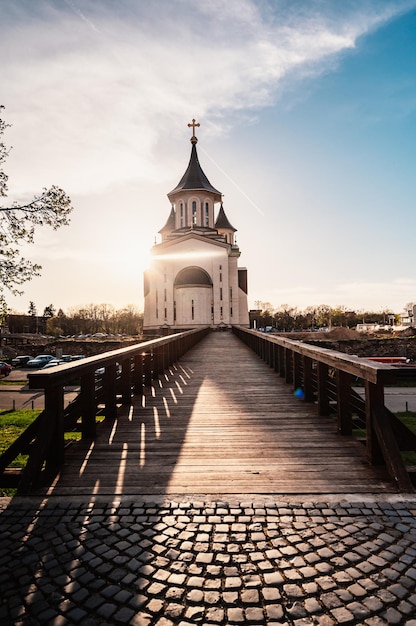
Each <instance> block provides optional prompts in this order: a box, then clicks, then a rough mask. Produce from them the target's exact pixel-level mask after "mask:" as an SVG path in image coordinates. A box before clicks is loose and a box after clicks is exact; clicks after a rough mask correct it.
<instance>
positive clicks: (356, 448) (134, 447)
mask: <svg viewBox="0 0 416 626" xmlns="http://www.w3.org/2000/svg"><path fill="white" fill-rule="evenodd" d="M370 492H371V493H381V492H383V493H394V492H395V489H394V487H393V485H392V484H391V483H389V482H388V478H387V476H386V474H385V472H384V470H383V469H382V468H373V467H370V466H369V465H368V463H367V461H366V459H365V453H364V448H363V447H362V446H361V444H359V443H358V442H357V441H355V440H354V439H352V438H350V437H343V436H340V435H338V434H337V432H336V426H335V422H334V420H333V419H331V418H322V417H319V416H318V415H317V413H316V407H315V406H314V405H312V404H305V403H304V402H302V401H300V400H298V399H296V398H294V397H293V394H292V390H291V388H290V387H289V386H288V385H286V384H285V382H284V381H283V380H281V379H280V378H279V376H278V375H277V374H276V373H275V372H273V371H272V370H271V369H270V368H269V367H268V366H267V365H266V364H265V363H263V362H262V361H261V360H260V359H259V358H258V357H256V356H255V355H254V354H253V353H252V352H251V351H250V350H249V349H248V348H247V347H246V346H245V345H244V344H243V343H241V342H240V341H239V340H238V339H237V338H236V337H235V336H234V335H232V334H231V333H228V332H224V333H211V334H210V335H209V336H207V337H206V338H205V339H204V340H203V341H202V342H201V343H200V344H198V345H197V346H196V347H195V348H193V349H192V350H191V351H189V352H188V353H187V354H186V355H185V356H184V357H183V358H182V359H181V360H180V362H178V363H177V364H175V365H174V366H173V367H171V368H170V369H169V370H168V371H167V372H165V374H164V375H162V376H160V379H159V380H158V381H153V387H152V388H150V389H147V390H146V394H145V397H144V399H143V402H141V401H140V399H139V398H134V400H133V404H132V406H131V407H129V408H127V409H126V408H123V407H122V408H120V409H119V414H118V417H117V419H116V420H115V421H114V423H106V422H104V423H103V424H102V425H100V427H99V428H98V437H97V439H96V440H95V441H94V442H93V443H87V442H80V443H77V444H74V445H73V446H72V447H71V448H70V449H69V450H68V451H67V453H66V463H65V467H64V469H63V471H62V473H61V475H60V476H59V477H58V479H57V480H56V481H55V483H54V485H53V486H52V487H51V488H50V489H49V490H48V493H49V494H50V495H68V494H72V495H88V494H89V495H92V496H94V495H96V496H98V495H106V496H111V495H114V496H116V495H123V494H124V495H134V494H137V495H145V494H155V495H157V494H160V495H164V494H166V495H169V494H170V495H173V494H218V495H220V494H239V493H240V494H250V493H258V494H301V493H303V494H325V493H331V494H332V493H333V494H337V493H339V494H353V493H370Z"/></svg>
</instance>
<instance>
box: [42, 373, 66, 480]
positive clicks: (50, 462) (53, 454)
mask: <svg viewBox="0 0 416 626" xmlns="http://www.w3.org/2000/svg"><path fill="white" fill-rule="evenodd" d="M45 413H46V416H47V417H46V420H47V423H48V428H49V429H50V435H49V437H48V447H47V450H46V456H45V469H46V471H47V472H48V474H49V473H52V474H53V475H56V474H57V472H58V471H59V469H60V468H61V467H62V466H63V464H64V445H65V438H64V434H65V432H64V388H63V386H62V385H59V386H58V387H53V388H52V389H46V390H45Z"/></svg>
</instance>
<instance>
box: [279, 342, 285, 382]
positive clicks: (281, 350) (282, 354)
mask: <svg viewBox="0 0 416 626" xmlns="http://www.w3.org/2000/svg"><path fill="white" fill-rule="evenodd" d="M279 374H280V376H281V377H282V378H285V376H286V359H285V349H284V347H283V346H279Z"/></svg>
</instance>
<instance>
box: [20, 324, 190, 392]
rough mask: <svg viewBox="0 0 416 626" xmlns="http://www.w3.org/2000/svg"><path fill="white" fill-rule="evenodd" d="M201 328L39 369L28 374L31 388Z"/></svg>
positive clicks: (187, 335) (51, 383) (144, 351)
mask: <svg viewBox="0 0 416 626" xmlns="http://www.w3.org/2000/svg"><path fill="white" fill-rule="evenodd" d="M200 331H201V329H199V328H198V329H192V330H186V331H184V332H181V333H175V334H173V335H168V336H166V337H159V338H158V339H150V340H149V341H144V342H142V343H136V344H134V345H132V346H126V347H125V348H118V349H117V350H109V351H108V352H103V353H102V354H97V355H96V356H89V357H86V358H85V359H80V360H79V361H71V362H69V363H62V364H61V365H57V366H56V367H53V368H51V369H47V370H43V369H40V370H37V371H36V372H32V373H30V374H28V381H29V389H45V388H46V387H53V386H55V385H56V386H58V385H61V384H62V383H63V382H65V381H67V380H68V374H71V375H72V374H75V375H82V374H86V373H89V372H94V371H95V370H96V369H98V368H99V367H104V366H105V365H107V364H110V363H113V362H114V361H120V362H121V361H123V360H124V359H127V358H130V357H132V356H134V355H136V354H140V353H143V354H146V352H149V350H152V349H154V348H158V347H160V346H164V345H167V344H169V343H173V342H174V341H177V340H178V339H182V338H185V337H189V336H191V335H193V334H195V333H198V332H200Z"/></svg>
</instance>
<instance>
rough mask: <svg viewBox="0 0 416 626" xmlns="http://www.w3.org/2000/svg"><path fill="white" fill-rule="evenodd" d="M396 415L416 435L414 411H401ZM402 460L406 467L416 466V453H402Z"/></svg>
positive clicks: (415, 414)
mask: <svg viewBox="0 0 416 626" xmlns="http://www.w3.org/2000/svg"><path fill="white" fill-rule="evenodd" d="M396 415H397V417H398V418H399V419H400V421H401V422H403V424H404V425H405V426H407V428H408V429H409V430H411V431H412V433H414V434H415V435H416V413H415V412H414V411H399V412H398V413H396ZM402 458H403V460H404V462H405V463H406V465H416V452H413V451H405V452H402Z"/></svg>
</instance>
